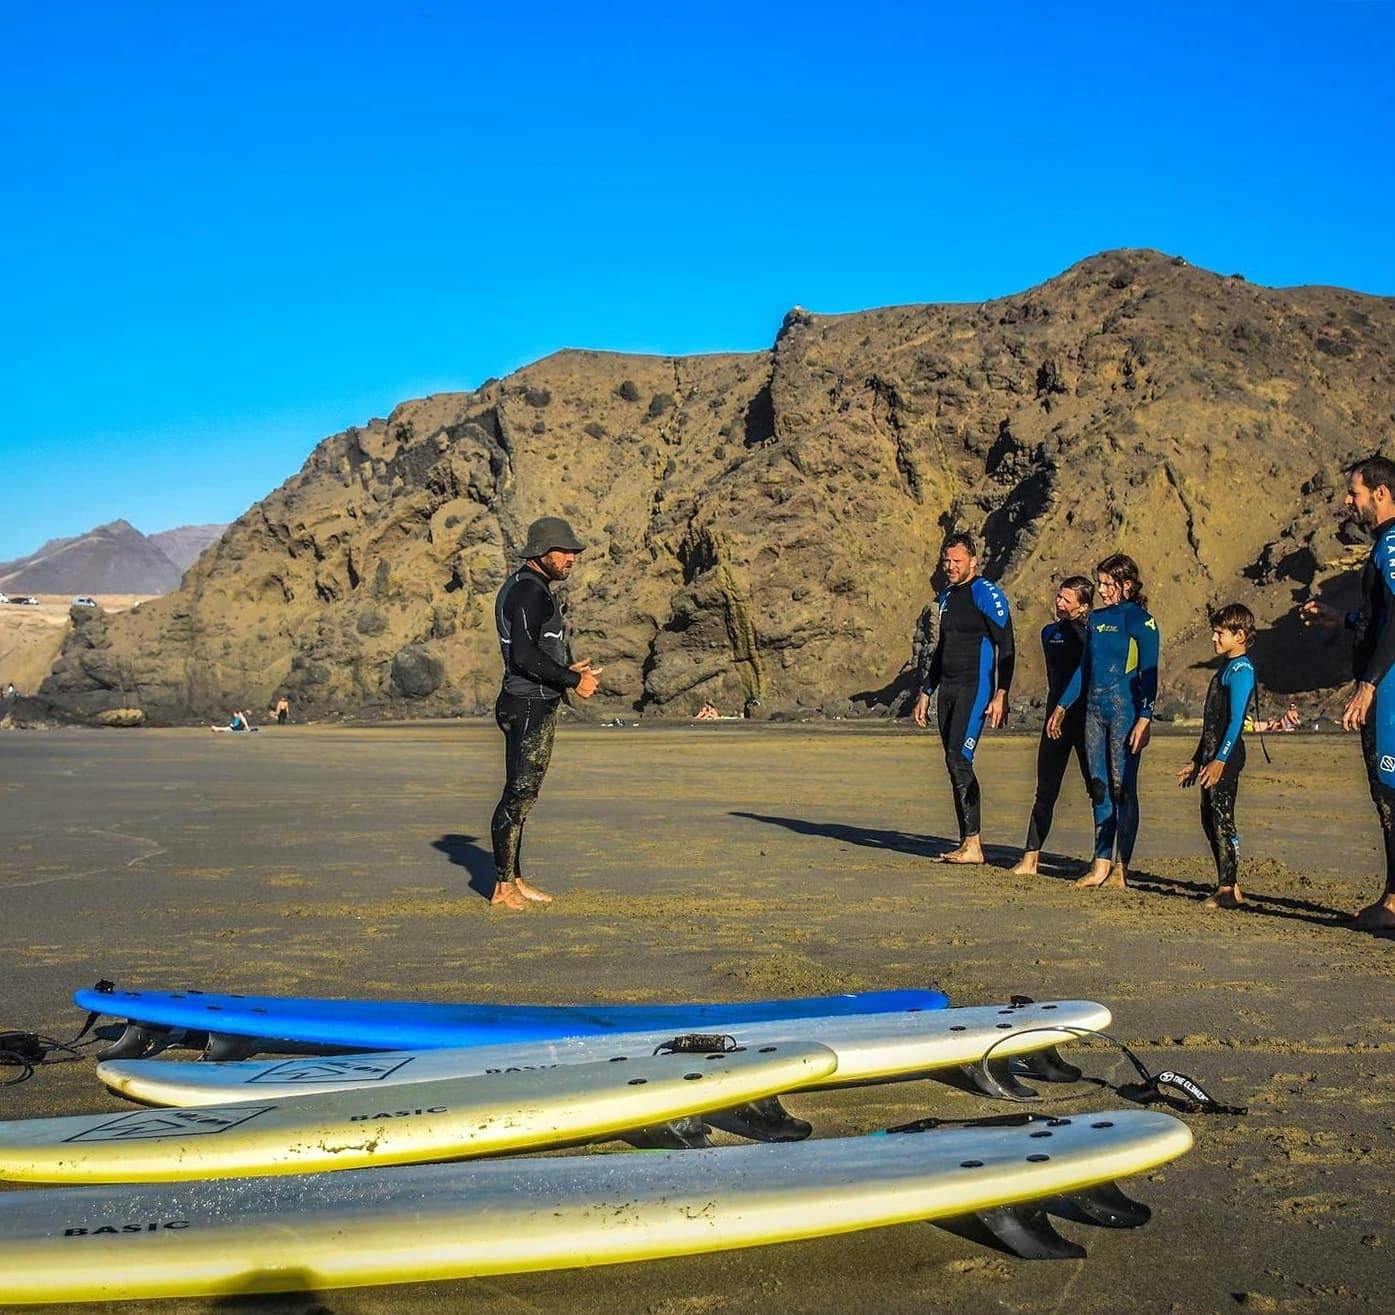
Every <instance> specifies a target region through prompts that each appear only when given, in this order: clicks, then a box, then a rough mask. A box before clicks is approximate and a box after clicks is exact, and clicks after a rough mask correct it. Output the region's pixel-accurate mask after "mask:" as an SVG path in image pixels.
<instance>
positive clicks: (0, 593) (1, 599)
mask: <svg viewBox="0 0 1395 1315" xmlns="http://www.w3.org/2000/svg"><path fill="white" fill-rule="evenodd" d="M9 601H10V596H9V594H7V593H5V592H4V590H2V589H0V606H3V605H4V604H5V603H8V602H9Z"/></svg>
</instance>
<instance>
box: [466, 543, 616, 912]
mask: <svg viewBox="0 0 1395 1315" xmlns="http://www.w3.org/2000/svg"><path fill="white" fill-rule="evenodd" d="M581 551H582V545H581V541H580V540H579V539H578V538H577V537H576V535H575V534H573V533H572V528H571V526H570V525H568V524H567V522H566V521H564V520H562V519H561V518H560V517H557V516H544V517H543V518H542V519H541V520H536V521H534V522H533V523H532V525H530V526H529V527H528V542H527V543H526V544H525V545H524V548H523V564H522V565H521V566H520V567H519V568H518V569H517V570H516V571H514V573H513V574H512V575H510V576H509V578H508V579H507V580H505V581H504V583H503V585H502V586H501V587H500V589H499V592H498V594H497V595H496V597H495V599H494V624H495V626H496V627H497V629H498V631H499V651H500V653H501V654H502V655H503V659H504V684H503V688H502V689H501V690H500V691H499V700H498V702H497V703H496V704H495V707H494V720H495V721H496V722H497V723H498V725H499V729H500V730H501V731H503V732H504V793H503V795H502V796H501V797H500V799H499V803H498V805H497V807H496V808H495V809H494V817H493V819H492V821H491V822H490V834H491V837H492V839H493V844H494V893H493V895H492V897H491V898H490V901H489V902H490V903H491V904H493V905H500V904H502V905H503V906H504V907H505V908H509V909H514V910H519V909H525V908H527V907H528V905H529V904H530V903H538V904H550V903H551V902H552V896H551V895H546V894H544V893H543V892H542V891H541V890H539V889H538V888H537V887H536V886H534V885H533V884H532V883H531V882H529V881H527V880H526V879H525V878H524V876H523V871H522V868H521V867H520V866H519V851H520V849H521V847H522V844H523V824H524V822H525V821H527V818H528V813H529V810H530V809H531V808H532V807H533V805H534V804H535V803H536V802H537V799H538V791H539V790H540V789H541V788H542V781H543V775H544V773H546V771H547V766H548V763H549V762H550V761H551V759H552V737H553V732H554V731H555V729H556V727H557V704H558V703H559V702H560V701H561V699H562V696H563V695H564V694H565V693H566V692H567V690H569V689H571V690H575V691H576V693H577V696H578V697H579V698H583V699H589V698H590V697H591V695H593V694H594V693H595V692H596V687H597V684H598V681H597V676H599V674H600V671H601V668H600V667H593V666H592V665H591V663H590V662H572V663H568V661H567V636H566V625H565V623H564V621H563V617H562V612H561V610H560V609H559V608H558V606H557V603H556V601H555V600H554V599H553V597H552V588H551V583H552V581H554V580H565V579H566V578H567V577H568V576H569V575H570V574H571V573H572V567H573V566H574V565H575V564H576V558H577V554H578V553H580V552H581Z"/></svg>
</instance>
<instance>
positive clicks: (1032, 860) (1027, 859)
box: [1012, 849, 1041, 877]
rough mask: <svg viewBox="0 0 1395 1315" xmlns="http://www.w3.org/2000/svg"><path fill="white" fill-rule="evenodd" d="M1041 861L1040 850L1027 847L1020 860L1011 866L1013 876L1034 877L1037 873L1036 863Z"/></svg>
mask: <svg viewBox="0 0 1395 1315" xmlns="http://www.w3.org/2000/svg"><path fill="white" fill-rule="evenodd" d="M1040 862H1041V850H1039V849H1027V850H1024V851H1023V853H1022V861H1021V862H1020V863H1018V865H1017V866H1016V867H1015V868H1013V870H1012V875H1013V876H1014V877H1035V876H1037V875H1039V874H1038V872H1037V864H1038V863H1040Z"/></svg>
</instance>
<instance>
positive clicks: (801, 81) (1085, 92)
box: [0, 0, 1395, 559]
mask: <svg viewBox="0 0 1395 1315" xmlns="http://www.w3.org/2000/svg"><path fill="white" fill-rule="evenodd" d="M0 47H2V48H3V49H4V50H5V52H6V55H5V62H6V75H7V76H6V85H5V87H4V88H3V91H2V92H0V96H3V107H2V108H0V116H3V117H0V188H3V197H0V201H2V202H3V204H0V253H3V254H0V261H3V266H0V286H3V288H4V293H3V299H0V306H3V308H4V313H3V315H2V316H0V361H3V363H4V366H3V369H4V377H5V384H6V387H5V412H6V415H5V435H4V438H3V439H0V455H2V456H3V469H4V475H5V478H4V484H3V490H4V493H3V496H4V515H3V516H0V559H5V558H10V557H15V556H19V555H21V554H22V553H25V552H28V551H30V550H32V549H33V548H34V547H36V546H37V545H38V543H39V542H40V541H41V540H43V539H45V538H48V537H51V536H54V535H60V534H71V533H76V532H78V531H80V530H83V529H86V528H88V527H90V526H92V525H95V524H97V523H100V522H102V521H106V520H110V519H113V518H115V517H117V516H124V517H126V518H127V519H129V520H131V521H132V522H133V523H135V524H136V525H137V526H139V527H140V528H141V529H144V530H146V531H155V530H160V529H166V528H169V527H170V526H173V525H176V524H182V523H188V522H198V521H208V520H229V519H232V518H233V517H234V516H236V515H238V514H239V513H240V512H242V511H243V510H244V509H245V508H246V507H247V506H248V505H250V504H251V503H252V502H254V501H256V500H257V499H258V498H259V497H261V496H262V495H263V494H265V493H266V492H268V491H269V490H270V489H272V488H273V487H275V486H276V485H277V484H278V483H280V482H281V481H282V480H283V479H285V478H286V477H287V476H288V475H289V474H291V473H292V472H293V471H294V470H296V469H297V468H298V467H299V466H300V464H301V462H302V461H303V460H304V458H305V456H306V454H307V453H308V452H309V450H310V449H311V447H312V446H313V445H314V443H315V442H316V441H317V440H318V439H320V438H321V437H323V436H324V435H325V434H327V433H330V432H333V431H335V430H337V429H341V428H343V427H344V426H346V425H349V424H352V423H356V422H359V421H363V420H366V419H368V418H370V417H372V416H374V415H385V414H387V412H388V411H389V410H390V409H391V408H392V406H393V405H394V404H396V403H397V402H399V401H402V400H404V399H406V398H408V397H413V396H419V395H421V394H423V393H427V392H433V391H441V390H445V389H458V388H469V387H473V386H474V385H476V384H478V383H479V382H481V381H482V380H484V379H486V378H488V377H490V376H491V375H500V374H504V373H506V372H507V371H509V370H511V369H513V368H515V367H517V366H519V365H522V364H524V363H526V362H527V361H529V360H532V359H535V358H536V357H538V356H541V355H544V354H545V353H547V352H549V351H552V350H554V349H556V348H558V347H562V346H587V347H600V348H610V349H616V350H623V351H651V352H698V351H711V350H756V349H759V348H762V347H764V346H767V345H768V344H769V343H770V340H771V338H772V336H773V334H774V332H775V330H776V329H777V327H778V325H779V322H780V318H781V316H782V315H783V314H784V312H785V311H786V310H787V309H788V308H789V307H790V306H791V305H794V304H796V303H798V304H802V305H805V306H808V307H811V308H813V309H817V310H824V311H840V310H854V309H859V308H863V307H868V306H877V305H886V304H893V303H898V302H915V301H959V300H968V299H979V298H983V297H989V296H997V295H1001V294H1004V293H1008V292H1012V291H1016V290H1018V289H1021V288H1024V287H1027V286H1030V285H1031V284H1034V283H1037V282H1040V281H1041V280H1042V279H1044V278H1048V277H1050V276H1051V275H1053V274H1055V273H1058V272H1059V271H1060V270H1062V269H1064V268H1065V267H1066V266H1068V265H1070V264H1072V263H1074V262H1075V261H1076V260H1079V259H1081V258H1082V257H1084V256H1087V255H1090V254H1092V253H1093V252H1096V251H1099V250H1102V249H1105V248H1109V247H1119V246H1151V247H1158V248H1161V249H1163V250H1165V251H1168V252H1172V253H1176V254H1180V255H1183V256H1185V257H1186V258H1187V259H1188V260H1190V261H1192V262H1193V263H1195V264H1198V265H1202V266H1204V267H1207V268H1212V269H1216V270H1219V271H1222V272H1225V273H1231V272H1237V271H1238V272H1241V273H1244V274H1245V275H1246V277H1248V278H1250V279H1251V280H1254V281H1256V282H1263V283H1271V284H1280V285H1283V284H1296V283H1331V284H1342V285H1345V286H1349V287H1355V288H1358V289H1361V290H1363V291H1367V292H1377V293H1382V294H1392V293H1395V244H1392V242H1391V240H1390V234H1391V231H1392V214H1395V168H1392V165H1395V145H1392V143H1395V133H1392V129H1395V111H1393V110H1392V105H1391V97H1390V95H1389V70H1390V67H1391V56H1392V52H1395V6H1392V5H1388V4H1383V3H1362V4H1340V3H1338V4H1312V5H1285V4H1273V5H1259V4H1255V5H1227V4H1207V5H1204V6H1195V7H1191V6H1187V5H1156V6H1154V7H1152V8H1151V9H1140V8H1138V7H1132V8H1130V7H1127V6H1126V7H1123V8H1120V7H1119V6H1118V5H1112V4H1111V5H1108V6H1099V7H1094V6H1090V5H1058V6H1046V5H1041V4H1033V5H1015V4H1000V5H982V4H967V3H966V4H963V5H929V4H923V5H909V4H904V5H903V4H879V3H861V4H857V5H848V4H846V3H840V4H836V5H835V4H821V3H818V0H805V2H804V3H801V4H788V5H786V4H768V5H762V4H758V3H752V2H749V0H748V3H744V4H724V3H708V4H703V5H689V6H684V5H675V6H665V5H655V4H652V3H650V4H645V5H623V4H612V5H588V4H585V3H581V4H573V5H526V4H523V5H515V6H507V5H497V4H489V5H483V4H481V5H466V4H450V3H446V2H445V0H417V2H416V3H411V4H407V5H390V4H386V3H384V4H363V3H354V2H353V0H341V2H340V3H333V4H328V3H327V4H316V3H293V4H286V3H284V2H282V3H277V4H257V3H240V4H237V5H226V6H209V5H190V4H188V3H180V4H168V5H166V4H155V3H140V2H139V0H131V2H130V3H123V4H111V3H108V2H107V0H102V2H101V3H96V2H92V3H83V4H63V3H62V2H61V0H49V2H48V3H45V4H31V3H28V2H27V0H7V3H5V4H4V5H3V6H0Z"/></svg>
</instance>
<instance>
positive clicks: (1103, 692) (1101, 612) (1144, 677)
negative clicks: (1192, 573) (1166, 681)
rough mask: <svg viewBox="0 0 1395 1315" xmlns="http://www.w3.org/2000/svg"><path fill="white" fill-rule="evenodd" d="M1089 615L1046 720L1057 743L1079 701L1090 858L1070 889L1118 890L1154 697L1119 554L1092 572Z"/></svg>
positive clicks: (1134, 596) (1143, 600)
mask: <svg viewBox="0 0 1395 1315" xmlns="http://www.w3.org/2000/svg"><path fill="white" fill-rule="evenodd" d="M1095 572H1096V592H1095V610H1094V611H1093V612H1091V614H1090V628H1089V632H1088V634H1087V635H1086V638H1085V651H1084V653H1083V654H1082V656H1081V662H1080V667H1079V670H1077V671H1076V673H1075V675H1074V676H1072V677H1071V680H1070V683H1069V684H1068V685H1067V686H1066V688H1065V690H1064V692H1063V693H1062V694H1061V698H1060V701H1059V702H1058V703H1057V705H1056V707H1055V709H1054V710H1053V711H1052V713H1051V718H1050V720H1049V721H1048V723H1047V734H1048V735H1049V736H1051V738H1052V739H1059V738H1060V735H1061V731H1062V727H1063V725H1064V723H1065V719H1066V712H1067V711H1068V710H1069V708H1070V707H1071V706H1072V704H1074V703H1075V702H1076V701H1077V700H1078V699H1080V698H1082V697H1083V698H1084V699H1085V756H1086V761H1087V762H1088V764H1089V768H1090V800H1091V803H1092V804H1093V805H1094V813H1095V861H1094V862H1093V863H1092V864H1091V865H1090V870H1089V872H1087V873H1086V874H1085V875H1084V876H1083V877H1081V878H1080V880H1079V881H1077V882H1076V883H1075V884H1076V885H1077V886H1083V887H1086V888H1090V889H1093V888H1095V887H1098V886H1113V887H1120V888H1121V887H1123V886H1125V885H1126V884H1127V877H1128V868H1129V863H1130V861H1131V860H1132V858H1133V846H1134V842H1135V841H1136V840H1137V839H1138V764H1139V759H1140V758H1141V756H1142V754H1143V750H1144V748H1145V746H1146V745H1147V743H1148V733H1149V728H1150V726H1151V725H1152V721H1153V703H1154V700H1156V698H1157V696H1158V623H1157V622H1156V621H1154V620H1153V618H1152V616H1151V615H1150V614H1149V613H1148V610H1147V604H1148V600H1147V597H1146V596H1145V594H1144V592H1143V580H1142V578H1141V576H1140V574H1139V570H1138V563H1137V562H1135V561H1134V559H1133V558H1132V557H1129V556H1127V555H1125V554H1124V553H1115V554H1114V555H1113V556H1112V557H1106V558H1105V559H1104V561H1102V562H1101V563H1100V564H1099V565H1098V566H1097V567H1096V568H1095Z"/></svg>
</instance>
